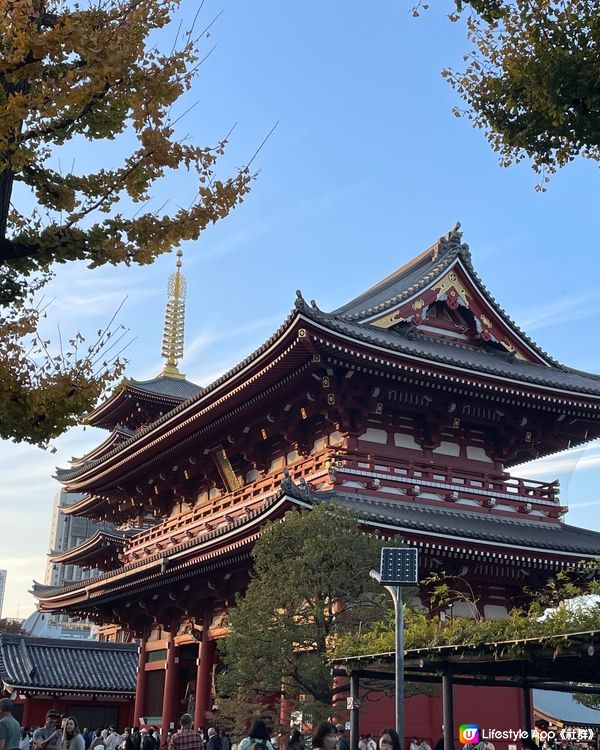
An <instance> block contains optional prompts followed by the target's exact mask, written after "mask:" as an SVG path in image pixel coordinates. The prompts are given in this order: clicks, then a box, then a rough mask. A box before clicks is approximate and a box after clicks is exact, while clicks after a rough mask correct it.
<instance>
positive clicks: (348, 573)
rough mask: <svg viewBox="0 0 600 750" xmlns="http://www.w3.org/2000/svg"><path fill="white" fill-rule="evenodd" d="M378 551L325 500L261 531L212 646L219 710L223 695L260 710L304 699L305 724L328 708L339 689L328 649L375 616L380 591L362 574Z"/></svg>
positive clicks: (372, 539) (349, 518)
mask: <svg viewBox="0 0 600 750" xmlns="http://www.w3.org/2000/svg"><path fill="white" fill-rule="evenodd" d="M381 546H382V543H381V541H380V540H378V539H377V538H376V537H374V536H369V535H365V534H363V533H362V531H361V529H360V526H359V523H358V521H357V520H356V519H355V518H354V517H353V516H351V515H349V514H348V513H346V512H345V511H343V510H342V509H340V508H338V507H336V506H334V505H331V504H321V505H318V506H316V507H315V508H314V509H313V510H311V511H291V512H289V513H287V514H286V516H285V520H284V521H283V522H282V523H276V524H273V525H271V526H269V527H268V528H267V529H266V530H265V531H264V533H263V535H262V536H261V538H260V540H259V541H258V542H257V544H256V546H255V547H254V551H253V560H254V576H255V577H254V578H253V580H252V581H251V582H250V585H249V586H248V588H247V590H246V592H245V593H244V595H243V596H240V597H239V598H238V600H237V601H236V604H235V606H234V607H233V608H232V609H231V610H230V611H229V614H228V624H229V627H230V628H231V632H230V634H229V635H228V636H227V637H226V638H224V639H223V641H221V642H220V644H219V645H220V648H221V650H222V653H223V661H224V665H225V670H224V672H223V673H222V675H221V677H220V679H219V681H218V693H219V697H218V703H219V710H220V711H221V705H222V702H223V698H229V699H230V700H236V699H239V700H240V701H246V702H247V701H249V700H253V701H254V706H255V708H257V707H258V708H259V709H260V710H262V708H261V703H263V702H266V703H268V702H270V701H272V700H273V699H274V698H278V697H279V696H280V695H283V696H284V697H285V698H287V699H290V700H291V701H293V702H296V703H297V702H298V698H299V696H300V695H303V696H305V700H304V702H303V704H302V706H303V709H304V710H305V711H308V712H310V713H311V714H312V715H313V719H317V718H320V717H322V716H326V715H328V714H329V713H330V712H331V701H332V698H333V696H334V695H335V693H336V692H340V690H339V688H338V689H337V690H336V689H334V686H333V682H332V677H331V673H330V669H329V666H328V665H327V654H328V649H329V648H330V645H331V643H332V642H333V641H334V640H335V638H337V637H340V636H341V634H344V633H355V632H357V631H358V630H359V629H360V628H361V627H366V626H367V624H368V623H370V622H372V621H373V620H375V619H378V618H380V617H381V612H382V606H383V604H382V602H384V601H385V599H384V597H385V596H386V595H385V592H383V593H382V590H381V588H380V587H379V586H377V584H375V583H374V582H373V581H372V580H371V579H370V578H369V570H370V569H372V568H373V567H377V565H378V557H379V551H380V549H381ZM388 598H389V597H388ZM223 706H225V704H223Z"/></svg>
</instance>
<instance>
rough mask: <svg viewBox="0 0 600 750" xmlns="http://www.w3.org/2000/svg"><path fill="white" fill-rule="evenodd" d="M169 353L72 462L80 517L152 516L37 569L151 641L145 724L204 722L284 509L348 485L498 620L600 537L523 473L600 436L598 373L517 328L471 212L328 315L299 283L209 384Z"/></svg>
mask: <svg viewBox="0 0 600 750" xmlns="http://www.w3.org/2000/svg"><path fill="white" fill-rule="evenodd" d="M166 349H167V350H168V349H169V347H166ZM175 364H176V363H175ZM174 366H175V365H174V364H173V362H171V365H170V367H171V369H170V370H169V371H168V372H167V371H166V370H165V372H163V373H161V375H160V376H159V377H157V378H155V379H154V380H152V381H145V382H138V381H128V382H126V383H124V384H123V385H122V387H121V388H119V389H117V391H116V392H115V393H114V394H113V395H112V396H111V397H110V398H109V399H108V400H107V401H106V402H104V403H103V404H101V405H99V406H98V407H97V408H96V409H95V410H94V412H92V413H91V414H90V415H89V417H88V422H89V423H90V424H94V425H96V426H100V427H103V428H105V429H107V430H109V437H108V438H107V440H106V441H105V442H104V443H103V444H102V445H101V446H99V448H98V449H96V450H95V451H93V452H92V453H90V454H88V455H87V456H85V457H84V458H83V459H81V460H80V461H79V462H77V463H76V464H74V465H72V466H71V467H70V468H67V469H64V470H62V471H60V472H59V474H58V478H59V480H60V481H61V482H62V483H63V485H64V487H65V489H66V490H67V491H68V492H73V493H79V495H80V496H81V499H80V500H78V501H77V502H76V503H74V504H73V505H71V506H69V507H68V508H67V509H65V513H67V514H68V515H71V516H75V517H79V516H81V517H86V518H91V519H94V520H96V521H104V522H111V523H114V524H120V525H121V526H122V528H132V527H135V528H138V529H139V528H142V527H143V526H144V525H145V526H146V528H143V530H141V531H137V532H136V533H135V534H133V535H131V536H129V537H128V538H125V537H122V538H120V539H118V538H117V537H116V536H115V537H114V538H112V537H111V538H109V537H107V536H103V535H99V536H98V535H97V537H95V538H94V539H93V540H91V541H90V542H88V543H86V544H84V545H82V546H81V547H80V548H78V549H76V550H73V551H72V553H71V560H72V561H75V560H76V559H77V557H78V556H79V559H84V558H85V559H88V560H92V559H93V560H94V564H95V565H96V566H97V567H98V568H99V569H101V570H103V572H102V573H101V574H100V575H98V576H96V577H94V578H92V579H90V580H89V581H86V582H85V583H81V582H73V583H70V584H68V585H66V586H61V587H55V586H42V585H39V584H36V585H35V586H34V592H35V593H36V595H37V596H38V598H39V602H40V604H39V606H40V609H41V611H48V612H63V613H67V614H69V615H75V616H79V617H90V618H93V619H94V620H96V621H97V622H99V623H105V624H109V623H112V624H114V625H115V626H118V628H119V630H120V632H121V633H126V634H128V636H129V637H131V638H134V637H137V638H139V639H140V642H141V647H140V655H139V667H138V668H139V675H138V682H137V692H136V708H135V716H136V718H138V719H139V720H140V721H144V722H150V721H151V722H152V723H157V724H160V725H161V726H162V728H163V730H167V729H169V728H171V727H173V726H174V723H175V720H176V716H177V715H178V714H179V713H180V712H181V711H182V710H184V709H185V710H187V709H191V708H192V707H193V710H194V715H195V721H196V724H197V725H202V724H204V722H205V717H206V712H207V711H209V710H210V708H211V707H212V702H213V696H212V693H211V689H212V675H213V669H214V667H215V662H216V658H217V657H216V650H215V645H216V642H217V640H218V639H219V638H220V637H222V636H223V634H224V633H225V632H226V631H225V629H224V618H225V615H226V611H227V608H228V606H230V604H231V603H232V602H233V601H234V598H235V595H236V593H237V592H239V591H243V590H244V588H245V586H246V585H247V583H248V580H249V575H250V572H251V571H250V567H251V558H250V553H251V549H252V546H253V544H254V542H255V541H256V539H257V538H258V536H259V535H260V533H261V529H262V528H263V526H264V525H265V523H267V522H269V521H274V520H277V519H281V518H282V517H283V516H284V514H285V512H286V511H287V510H288V509H291V508H307V509H310V508H311V507H312V505H313V504H314V503H323V502H325V503H327V502H334V501H335V502H337V503H341V504H342V505H343V506H345V507H347V508H349V509H351V510H353V511H354V512H355V513H356V514H357V515H358V517H359V518H360V519H361V523H362V525H363V527H364V528H365V530H369V531H376V532H377V533H379V534H381V535H383V536H401V537H402V538H403V539H404V540H405V542H406V543H407V544H409V545H414V546H415V547H417V548H419V549H420V551H421V554H420V558H419V559H420V568H421V569H420V575H421V577H425V576H426V575H427V574H428V573H430V572H431V571H440V570H444V571H446V572H447V573H450V574H452V573H456V574H460V575H461V576H463V577H464V578H466V579H467V580H468V582H469V585H470V587H471V588H472V590H473V591H474V593H475V595H476V597H477V600H478V607H479V608H480V610H481V614H483V615H485V616H486V617H501V616H506V614H507V612H508V610H510V608H511V607H513V606H516V605H518V604H520V603H522V602H523V596H524V595H523V589H524V587H525V586H527V587H529V588H534V587H536V586H542V585H543V584H544V582H545V581H546V580H547V579H548V578H549V577H550V576H551V575H553V574H554V573H555V572H557V571H559V570H562V569H564V568H565V567H568V566H572V565H578V564H580V563H581V562H582V561H584V562H585V561H586V560H590V559H592V558H595V557H597V556H598V555H599V554H600V534H598V533H595V532H592V531H588V530H586V529H582V528H578V527H574V526H570V525H568V524H566V523H564V519H563V517H564V514H565V513H566V510H567V508H566V507H565V506H564V505H562V504H561V501H560V495H559V487H558V483H557V482H552V483H545V482H536V481H530V480H526V479H523V478H520V477H519V476H518V475H515V474H513V467H515V466H517V465H518V464H519V463H522V462H526V461H529V460H531V459H533V458H538V457H541V456H545V455H549V454H551V453H554V452H557V451H561V450H566V449H567V448H569V447H571V446H574V445H579V444H582V443H585V442H586V441H589V440H592V439H594V438H596V437H598V436H600V377H599V376H597V375H594V374H590V373H583V372H579V371H576V370H572V369H570V368H568V367H566V366H564V365H562V364H560V363H558V362H556V361H555V360H554V359H553V358H552V357H551V356H550V355H548V354H547V353H545V352H544V351H542V350H541V349H540V347H539V346H537V345H536V344H535V342H533V341H532V340H531V339H530V338H529V337H528V336H527V335H526V334H525V333H524V332H523V331H521V330H520V329H519V328H518V327H517V326H516V325H515V323H514V322H513V321H512V320H511V319H510V318H509V316H508V315H507V314H506V312H505V311H503V310H502V309H501V308H500V307H499V305H498V304H497V302H496V301H495V300H494V299H493V297H492V296H491V294H490V293H489V291H488V290H487V288H486V287H485V286H484V284H483V282H482V281H481V279H480V278H479V276H478V275H477V273H476V271H475V268H474V267H473V263H472V259H471V254H470V251H469V248H468V247H467V246H466V245H465V244H464V243H463V242H462V238H461V234H460V232H459V228H458V226H457V227H456V228H455V229H454V230H452V231H451V232H449V233H448V234H447V235H446V236H444V237H442V238H441V239H440V240H439V241H438V242H436V243H434V245H433V246H432V247H430V248H428V249H427V250H426V251H425V252H423V253H421V254H420V255H418V256H417V257H416V258H414V259H413V260H412V261H410V262H409V263H407V264H406V265H405V266H403V267H402V268H400V269H399V270H398V271H396V272H395V273H393V274H391V275H390V276H389V277H387V278H386V279H384V280H383V281H381V282H380V283H378V284H376V285H375V286H374V287H372V288H370V289H368V290H367V291H366V292H364V293H363V294H361V295H359V296H358V297H356V298H355V299H353V300H351V301H350V302H348V303H347V304H345V305H343V306H342V307H340V308H338V309H337V310H334V311H333V312H330V313H327V312H324V311H322V310H320V309H319V308H318V306H317V305H316V304H315V303H310V304H309V303H307V302H306V301H305V300H304V298H303V297H302V295H301V294H300V293H299V292H298V294H297V299H296V301H295V305H294V308H293V309H292V311H291V312H290V314H289V315H288V316H287V318H286V319H285V320H284V321H283V323H282V324H281V326H280V327H279V328H278V330H277V331H276V332H275V333H274V334H273V336H271V337H270V338H269V339H268V340H267V341H266V342H265V343H264V344H263V345H262V346H261V347H260V348H259V349H258V350H257V351H255V352H254V353H253V354H251V355H250V356H249V357H247V358H246V359H245V360H243V361H242V362H240V363H239V364H238V365H237V366H236V367H234V368H233V369H232V370H230V371H229V372H227V373H226V374H225V375H223V376H222V377H220V378H219V379H218V380H216V381H215V382H214V383H212V384H210V385H209V386H208V387H206V388H203V389H201V388H200V389H199V388H198V387H197V386H194V385H193V384H190V383H188V381H186V380H185V378H183V376H181V375H180V374H179V373H178V371H177V370H176V366H175V370H173V367H174ZM421 598H422V602H423V604H424V605H425V606H428V604H429V603H428V601H427V596H426V592H422V597H421ZM454 614H455V615H459V614H461V612H460V611H459V610H458V608H456V609H455V611H454ZM462 614H469V613H468V612H467V611H465V612H464V613H462ZM472 697H473V696H471V698H472ZM422 698H424V697H423V696H422ZM411 700H413V699H410V700H409V702H408V703H409V704H410V702H411ZM415 700H416V701H417V703H418V701H419V700H420V698H419V699H415ZM431 700H432V701H433V700H434V699H431ZM464 700H465V701H467V702H468V700H469V699H468V696H467V697H466V698H465V699H464ZM417 703H414V702H413V705H415V706H416V705H417ZM509 703H510V700H509V698H506V697H505V698H504V710H505V715H506V716H508V717H509V719H510V718H512V719H513V720H514V721H515V722H518V711H519V710H520V709H519V708H518V706H519V701H518V700H515V701H514V710H515V711H517V714H516V715H514V716H513V713H514V712H513V709H512V708H510V707H509ZM419 705H420V704H419ZM511 705H512V704H511ZM488 708H489V710H490V711H492V712H493V711H494V710H495V708H497V706H496V707H494V706H488ZM427 710H428V713H424V712H423V709H422V707H421V708H418V710H416V711H413V713H412V717H413V718H412V719H411V710H410V708H409V709H408V714H407V731H408V732H414V733H415V734H418V735H419V736H428V737H430V739H434V740H435V739H436V738H437V736H439V727H437V726H436V722H438V719H437V713H436V709H435V706H434V702H433V703H432V704H431V706H430V707H429V709H427ZM507 712H508V713H507ZM381 713H382V711H380V714H381ZM427 716H428V717H429V718H424V717H427ZM492 718H493V717H492ZM507 720H508V719H507ZM411 721H412V722H413V723H412V724H411ZM415 722H416V723H415ZM425 724H427V727H426V726H425ZM363 726H364V724H363ZM368 726H369V725H368V724H367V726H366V727H365V728H368ZM373 728H374V729H375V728H376V724H375V719H373Z"/></svg>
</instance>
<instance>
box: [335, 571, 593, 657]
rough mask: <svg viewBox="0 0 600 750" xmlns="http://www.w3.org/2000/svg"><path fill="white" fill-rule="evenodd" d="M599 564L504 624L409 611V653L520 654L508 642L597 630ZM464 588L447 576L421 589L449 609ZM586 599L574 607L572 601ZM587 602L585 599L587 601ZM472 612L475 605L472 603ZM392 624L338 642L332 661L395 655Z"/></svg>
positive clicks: (563, 576) (562, 575) (560, 578)
mask: <svg viewBox="0 0 600 750" xmlns="http://www.w3.org/2000/svg"><path fill="white" fill-rule="evenodd" d="M598 573H600V563H593V564H590V565H589V566H587V567H586V568H585V569H584V570H583V571H579V572H578V571H561V572H559V573H558V574H557V575H556V577H555V578H554V579H552V580H551V581H549V582H548V584H547V586H546V587H545V588H544V589H542V590H540V591H536V592H528V593H529V597H530V601H529V604H528V605H527V606H524V607H523V608H514V609H512V610H511V611H510V613H509V615H508V617H507V618H506V619H498V620H494V619H484V618H482V617H471V618H467V617H454V618H452V619H445V620H440V619H438V618H437V617H432V616H431V615H429V614H428V613H427V612H425V611H423V610H422V609H416V608H413V607H406V608H405V609H406V613H405V635H404V638H405V644H406V648H409V649H411V648H430V647H435V646H446V645H467V646H477V645H481V644H484V643H487V644H490V643H492V644H494V646H495V648H497V649H498V652H500V651H503V652H504V651H518V650H519V648H520V646H519V644H512V645H511V644H508V643H506V642H507V641H512V640H518V639H523V638H532V637H540V638H544V639H548V641H549V642H551V641H552V639H553V638H555V637H557V636H559V635H560V636H561V643H563V644H564V643H565V642H566V641H565V639H564V638H563V634H565V633H574V632H582V631H587V630H597V629H598V626H599V623H600V604H599V603H598V602H597V601H596V600H595V599H591V598H589V597H591V596H593V595H598V594H600V582H599V580H598ZM461 584H462V582H461V581H460V580H459V581H456V579H453V577H450V576H445V575H443V574H439V575H433V576H430V578H429V579H427V581H425V582H423V585H425V586H430V587H432V589H433V591H432V595H431V598H432V602H433V603H434V604H435V605H436V606H440V605H442V606H447V605H448V604H450V603H452V602H457V601H465V599H464V593H463V592H464V588H463V587H462V585H461ZM579 597H583V599H581V600H580V601H578V602H577V603H576V604H574V605H573V606H568V605H566V604H565V602H567V601H568V600H573V599H578V598H579ZM586 597H587V598H586ZM472 603H473V611H476V610H477V602H476V601H473V602H472ZM394 638H395V633H394V625H393V622H389V621H380V622H378V623H374V624H373V625H372V626H371V627H370V628H368V629H367V630H365V631H363V632H362V633H361V634H360V636H353V637H347V638H340V639H338V640H337V641H336V643H335V648H334V651H333V655H337V656H341V655H344V654H346V655H360V654H372V653H385V652H390V651H393V650H394V649H395V640H394Z"/></svg>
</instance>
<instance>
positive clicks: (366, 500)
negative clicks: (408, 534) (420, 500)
mask: <svg viewBox="0 0 600 750" xmlns="http://www.w3.org/2000/svg"><path fill="white" fill-rule="evenodd" d="M284 488H285V492H286V494H287V495H288V496H291V497H296V498H298V499H301V500H303V501H304V502H306V501H309V502H313V503H314V502H323V501H332V500H335V501H337V502H339V503H340V504H341V505H343V506H344V507H345V508H348V509H349V510H351V511H353V512H354V513H356V514H357V515H358V517H359V518H360V519H361V520H371V521H373V522H374V523H382V524H386V525H388V526H391V527H396V528H397V529H398V532H399V533H402V531H418V532H424V533H428V534H436V535H438V534H439V535H441V536H443V537H444V538H446V539H450V538H452V537H454V538H455V539H457V538H460V539H463V540H464V542H465V543H467V544H468V543H469V542H473V541H482V542H486V543H488V544H489V543H491V544H493V543H494V542H495V543H497V544H502V545H510V546H511V547H513V548H515V549H516V548H522V549H529V550H535V551H539V552H544V551H546V552H552V551H556V552H560V553H563V554H564V553H567V554H571V555H572V556H573V557H574V558H576V557H577V555H583V556H586V557H600V532H598V531H591V530H590V529H582V528H580V527H579V526H570V525H569V524H565V523H561V522H560V521H557V522H556V523H554V522H549V521H528V520H525V519H518V518H515V519H512V518H507V517H506V516H500V515H495V514H491V513H481V512H480V513H477V512H469V511H467V510H463V509H459V507H457V508H456V509H455V508H435V507H432V506H429V505H422V504H417V503H414V502H413V503H408V502H403V501H401V500H396V499H394V500H385V499H380V498H379V497H374V496H366V495H360V494H344V493H342V492H339V491H328V492H316V491H313V490H309V489H304V490H303V489H302V488H301V487H298V486H297V485H295V484H294V483H293V482H291V481H290V480H285V481H284Z"/></svg>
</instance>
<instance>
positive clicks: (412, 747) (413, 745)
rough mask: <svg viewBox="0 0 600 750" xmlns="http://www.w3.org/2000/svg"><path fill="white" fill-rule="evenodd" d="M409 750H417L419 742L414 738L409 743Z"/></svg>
mask: <svg viewBox="0 0 600 750" xmlns="http://www.w3.org/2000/svg"><path fill="white" fill-rule="evenodd" d="M410 750H419V742H418V741H417V738H416V737H413V738H412V739H411V741H410Z"/></svg>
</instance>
